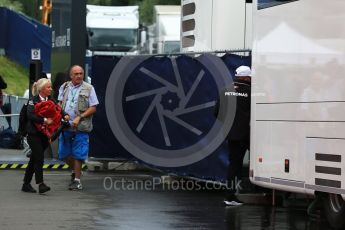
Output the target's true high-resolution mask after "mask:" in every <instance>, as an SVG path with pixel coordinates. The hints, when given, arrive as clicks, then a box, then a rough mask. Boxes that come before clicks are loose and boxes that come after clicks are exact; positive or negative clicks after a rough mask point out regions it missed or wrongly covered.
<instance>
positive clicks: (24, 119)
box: [18, 103, 28, 137]
mask: <svg viewBox="0 0 345 230" xmlns="http://www.w3.org/2000/svg"><path fill="white" fill-rule="evenodd" d="M27 111H28V103H25V104H24V105H23V107H22V109H21V110H20V113H19V126H18V134H20V135H21V136H23V137H25V136H26V135H27V130H26V124H27V123H28V115H27Z"/></svg>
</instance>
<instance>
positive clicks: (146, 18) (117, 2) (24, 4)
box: [0, 0, 181, 25]
mask: <svg viewBox="0 0 345 230" xmlns="http://www.w3.org/2000/svg"><path fill="white" fill-rule="evenodd" d="M86 2H87V4H92V5H104V6H131V5H138V6H139V7H140V8H139V9H140V11H139V12H140V22H141V23H142V24H146V25H149V24H151V23H152V21H153V6H154V5H180V4H181V0H86ZM41 4H42V1H41V0H0V6H6V7H8V8H10V9H13V10H15V11H20V12H23V13H24V14H26V15H28V16H29V17H32V18H35V19H37V20H40V19H41V12H40V10H39V6H40V5H41Z"/></svg>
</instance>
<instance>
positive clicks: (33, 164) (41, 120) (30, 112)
mask: <svg viewBox="0 0 345 230" xmlns="http://www.w3.org/2000/svg"><path fill="white" fill-rule="evenodd" d="M51 92H52V85H51V81H50V80H49V79H46V78H41V79H39V80H38V81H37V82H35V83H34V84H33V86H32V95H33V97H32V98H31V99H30V100H29V102H28V107H27V118H28V123H27V124H26V131H27V134H28V136H27V140H28V144H29V146H30V148H31V151H32V154H31V156H30V161H29V164H28V167H27V168H26V171H25V176H24V184H23V187H22V191H23V192H31V193H36V190H35V189H34V188H33V187H32V186H31V180H32V177H33V174H35V180H36V184H38V192H39V193H40V194H42V193H45V192H47V191H49V190H50V187H49V186H47V185H46V184H45V183H44V181H43V161H44V151H45V149H46V148H47V147H48V146H49V139H48V137H47V136H46V135H44V134H43V133H42V132H40V131H39V130H38V129H37V128H36V125H35V124H42V125H43V124H44V125H50V124H52V122H53V120H52V119H51V118H45V117H41V116H37V115H36V114H35V108H34V106H35V104H37V103H39V102H41V101H47V100H52V101H53V99H52V98H51V96H50V95H51Z"/></svg>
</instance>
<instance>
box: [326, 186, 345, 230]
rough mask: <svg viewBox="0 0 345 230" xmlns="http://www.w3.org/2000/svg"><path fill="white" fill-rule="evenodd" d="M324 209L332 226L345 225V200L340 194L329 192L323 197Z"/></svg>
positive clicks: (340, 227) (342, 226) (340, 226)
mask: <svg viewBox="0 0 345 230" xmlns="http://www.w3.org/2000/svg"><path fill="white" fill-rule="evenodd" d="M324 209H325V214H326V217H327V220H328V222H329V223H330V225H331V226H332V227H333V228H335V229H342V228H344V227H345V201H344V200H343V198H342V197H341V196H340V195H338V194H331V193H329V194H328V195H327V196H326V197H325V198H324Z"/></svg>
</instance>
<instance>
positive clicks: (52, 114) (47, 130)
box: [34, 100, 62, 139]
mask: <svg viewBox="0 0 345 230" xmlns="http://www.w3.org/2000/svg"><path fill="white" fill-rule="evenodd" d="M34 108H35V114H36V115H37V116H40V117H45V118H51V119H52V120H53V123H52V124H50V125H46V124H36V123H35V126H36V128H37V129H38V130H39V131H40V132H42V133H43V134H45V135H46V136H47V137H48V138H49V139H50V138H51V136H52V135H53V133H54V132H55V131H56V130H57V129H58V128H59V127H60V125H61V117H62V116H61V107H60V106H59V105H57V104H55V103H54V102H53V101H50V100H48V101H41V102H39V103H37V104H35V107H34Z"/></svg>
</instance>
